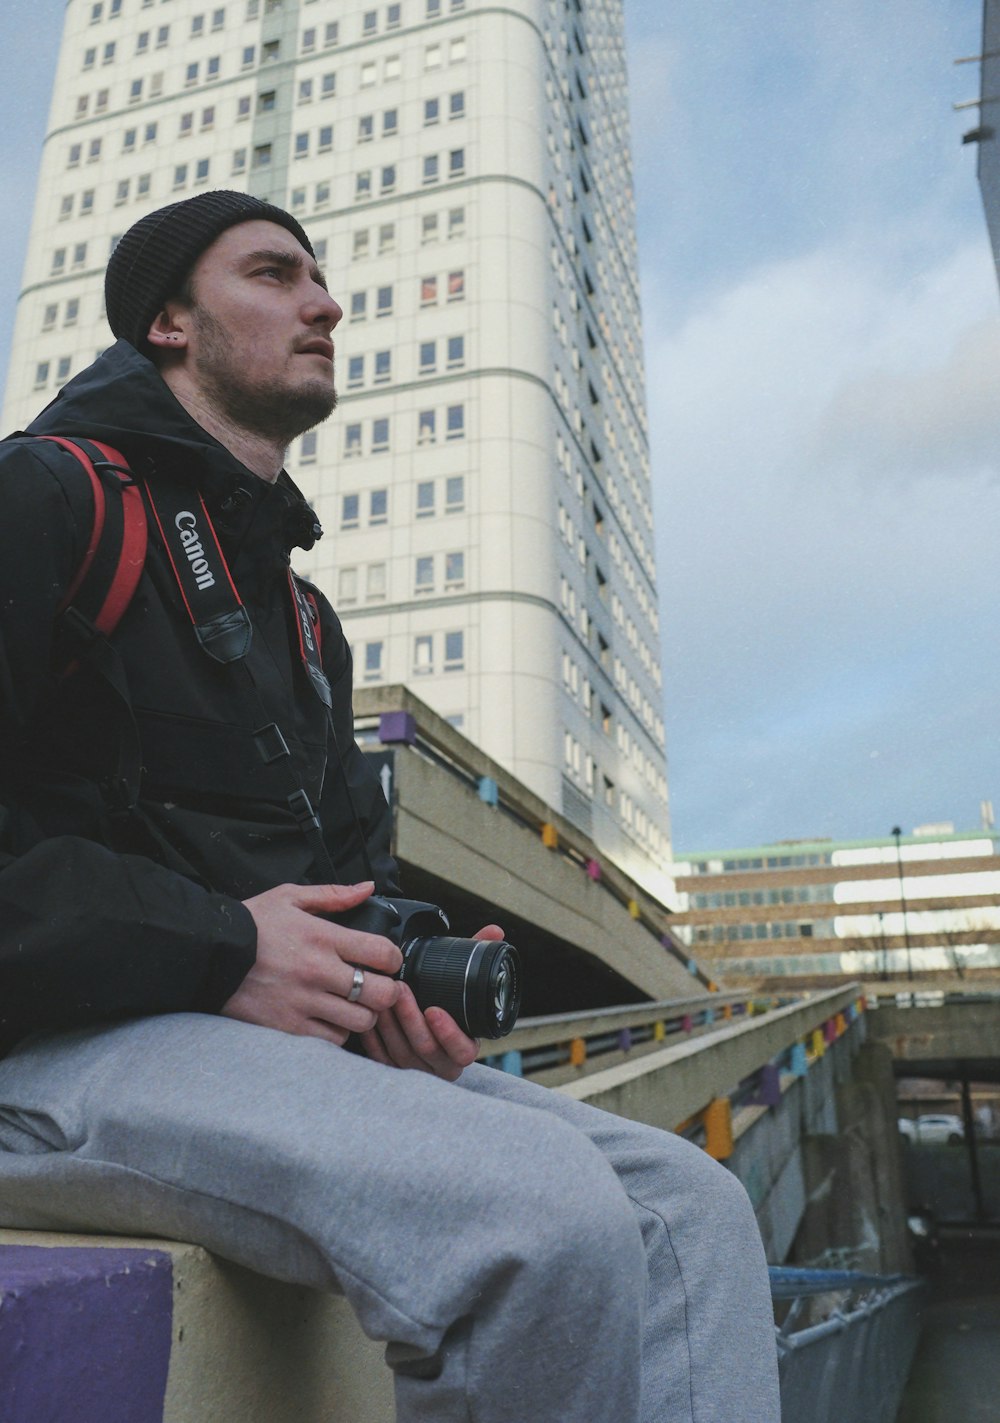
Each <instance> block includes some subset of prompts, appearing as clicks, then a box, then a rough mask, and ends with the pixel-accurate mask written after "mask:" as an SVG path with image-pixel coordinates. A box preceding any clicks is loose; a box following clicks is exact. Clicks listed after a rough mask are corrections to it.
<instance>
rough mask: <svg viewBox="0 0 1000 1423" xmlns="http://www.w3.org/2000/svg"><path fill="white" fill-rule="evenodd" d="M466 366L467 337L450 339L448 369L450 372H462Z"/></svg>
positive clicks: (451, 337)
mask: <svg viewBox="0 0 1000 1423" xmlns="http://www.w3.org/2000/svg"><path fill="white" fill-rule="evenodd" d="M464 365H465V337H464V336H449V337H448V369H449V370H450V371H457V370H460V369H461V367H462V366H464Z"/></svg>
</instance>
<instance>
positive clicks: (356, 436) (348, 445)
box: [344, 421, 361, 459]
mask: <svg viewBox="0 0 1000 1423" xmlns="http://www.w3.org/2000/svg"><path fill="white" fill-rule="evenodd" d="M360 453H361V424H360V422H358V421H356V422H355V423H354V424H352V425H348V426H346V427H345V429H344V458H345V459H351V458H352V457H353V456H354V455H359V454H360Z"/></svg>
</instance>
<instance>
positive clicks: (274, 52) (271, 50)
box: [260, 40, 281, 64]
mask: <svg viewBox="0 0 1000 1423" xmlns="http://www.w3.org/2000/svg"><path fill="white" fill-rule="evenodd" d="M280 57H281V41H280V40H267V41H265V43H264V44H262V45H261V47H260V59H261V63H262V64H273V63H274V61H275V60H277V59H280Z"/></svg>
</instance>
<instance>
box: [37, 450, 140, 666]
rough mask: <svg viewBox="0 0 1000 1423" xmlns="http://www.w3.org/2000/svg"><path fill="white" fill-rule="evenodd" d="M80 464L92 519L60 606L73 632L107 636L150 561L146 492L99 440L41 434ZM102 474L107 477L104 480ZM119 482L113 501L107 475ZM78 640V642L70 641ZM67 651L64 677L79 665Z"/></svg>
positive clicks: (122, 460)
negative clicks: (90, 497) (91, 504)
mask: <svg viewBox="0 0 1000 1423" xmlns="http://www.w3.org/2000/svg"><path fill="white" fill-rule="evenodd" d="M38 438H39V439H42V440H49V441H51V442H52V443H53V444H55V445H58V446H59V447H60V449H63V450H65V451H66V452H67V453H68V454H71V455H72V456H73V457H74V458H75V459H76V460H78V461H79V463H80V465H81V467H82V468H83V469H84V471H85V472H86V474H87V477H88V479H89V480H90V488H91V493H92V495H93V499H94V521H93V525H92V527H91V531H90V536H89V538H88V540H87V547H86V549H85V551H84V555H83V558H82V559H81V561H80V565H79V567H78V568H77V570H76V573H75V574H74V575H73V577H72V579H71V580H70V584H69V587H68V588H67V589H66V592H65V593H64V594H63V597H62V600H61V601H60V604H59V612H60V613H61V614H62V615H63V616H62V618H61V622H63V623H65V624H66V625H67V627H68V628H69V631H70V633H71V634H72V633H76V634H80V633H81V632H89V634H90V635H91V636H92V635H93V633H94V632H97V633H103V634H104V635H105V636H108V635H109V634H110V633H112V632H113V631H114V630H115V628H116V627H117V626H118V624H119V622H120V621H121V618H122V615H123V614H124V612H125V610H126V608H127V607H128V605H129V603H130V602H131V601H132V597H133V595H134V594H135V590H136V587H137V585H138V582H139V579H140V578H141V576H142V570H143V566H144V564H145V562H146V540H147V529H146V510H145V506H144V504H143V501H142V494H141V492H140V490H139V488H138V486H137V485H136V483H135V481H134V479H133V478H132V472H131V470H130V469H129V467H128V464H127V463H126V461H125V458H124V456H123V455H121V454H120V453H119V451H118V450H116V449H113V448H112V447H111V446H110V445H105V444H101V443H100V442H99V441H97V440H69V439H66V438H65V437H64V436H62V435H40V436H39V437H38ZM102 476H103V477H102ZM109 476H110V477H112V478H115V479H116V480H117V482H118V489H117V491H116V497H112V498H109V497H108V492H109V487H110V488H114V486H109V485H108V484H107V482H106V481H107V480H108V477H109ZM71 640H75V639H71ZM73 657H74V654H73V653H71V652H70V650H69V649H66V650H65V651H63V653H62V655H61V656H60V655H58V654H57V658H56V664H57V670H58V671H60V672H61V673H62V674H63V675H65V674H66V673H67V672H68V671H70V670H71V667H72V666H73V665H75V662H74V661H73Z"/></svg>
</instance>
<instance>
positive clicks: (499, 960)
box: [330, 894, 521, 1038]
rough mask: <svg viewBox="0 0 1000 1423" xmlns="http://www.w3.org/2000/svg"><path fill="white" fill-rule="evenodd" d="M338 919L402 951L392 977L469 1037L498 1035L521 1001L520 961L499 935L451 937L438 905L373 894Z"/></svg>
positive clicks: (506, 1027)
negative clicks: (399, 965) (444, 1013)
mask: <svg viewBox="0 0 1000 1423" xmlns="http://www.w3.org/2000/svg"><path fill="white" fill-rule="evenodd" d="M330 917H331V918H334V919H336V922H337V923H338V924H344V925H346V926H347V927H348V928H349V929H360V930H361V931H362V932H363V933H365V934H381V935H382V936H383V938H386V939H390V940H391V941H392V942H393V943H394V944H395V945H396V947H397V948H398V949H399V950H400V952H401V953H402V955H403V967H402V968H401V969H400V970H399V972H398V973H397V974H396V978H398V979H402V981H403V982H404V983H406V984H408V985H409V987H410V989H411V990H412V992H413V996H414V998H416V1000H417V1003H418V1005H419V1006H420V1007H421V1008H422V1009H423V1008H444V1009H445V1010H446V1011H447V1012H448V1013H450V1014H451V1016H452V1017H453V1018H454V1019H455V1022H456V1023H457V1024H458V1026H459V1027H460V1028H461V1029H462V1031H463V1032H465V1033H468V1035H469V1037H470V1038H502V1037H506V1035H507V1034H508V1033H509V1032H510V1030H511V1028H513V1026H514V1023H515V1022H516V1020H517V1014H518V1010H519V1008H520V1006H521V960H520V958H519V957H518V953H517V950H516V949H515V948H514V946H513V944H508V943H507V942H506V941H505V940H503V939H456V938H453V937H452V936H451V935H449V934H447V932H444V933H442V930H444V931H447V930H448V929H449V928H450V927H451V926H450V924H449V923H448V918H447V916H446V914H445V912H444V910H443V909H439V908H438V907H437V905H436V904H425V903H424V902H422V901H421V900H416V899H388V898H386V897H384V896H383V895H380V894H373V895H372V896H371V898H370V899H366V900H365V902H364V904H360V905H359V906H358V907H357V909H352V910H350V911H349V912H348V913H346V914H337V915H331V916H330Z"/></svg>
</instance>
